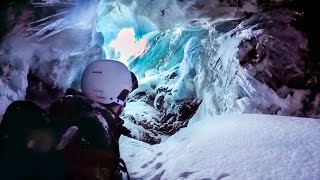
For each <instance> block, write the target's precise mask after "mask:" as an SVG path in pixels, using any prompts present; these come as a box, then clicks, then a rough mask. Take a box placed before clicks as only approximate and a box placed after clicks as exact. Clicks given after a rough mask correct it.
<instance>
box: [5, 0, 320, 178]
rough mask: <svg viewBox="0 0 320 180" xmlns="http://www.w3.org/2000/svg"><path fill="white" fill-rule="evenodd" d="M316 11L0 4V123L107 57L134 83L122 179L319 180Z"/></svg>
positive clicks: (302, 6)
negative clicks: (14, 108)
mask: <svg viewBox="0 0 320 180" xmlns="http://www.w3.org/2000/svg"><path fill="white" fill-rule="evenodd" d="M316 7H317V6H316V4H315V2H305V3H303V2H301V1H299V0H7V1H1V7H0V9H1V10H0V13H1V17H0V24H1V26H0V38H1V39H0V40H1V41H0V67H1V68H0V123H1V120H2V119H5V118H4V117H5V113H6V110H7V108H8V106H9V105H10V104H11V103H13V102H15V101H32V102H34V103H36V104H37V105H38V106H40V107H41V108H43V109H44V110H47V109H48V108H49V107H50V105H51V104H52V103H54V102H55V101H57V100H59V99H60V98H61V97H63V96H64V94H65V92H66V91H67V90H68V89H69V88H72V89H74V90H76V91H81V76H82V74H83V72H84V70H85V68H86V67H87V65H88V64H90V63H92V62H94V61H97V60H104V59H111V60H113V61H119V62H121V63H123V64H125V65H126V67H127V68H128V69H129V70H130V71H131V72H133V73H134V74H135V75H136V77H137V79H138V82H139V87H138V88H137V89H135V90H134V91H133V92H131V93H130V95H129V97H128V101H127V103H126V105H125V107H124V111H123V112H122V114H121V115H120V117H121V118H122V119H123V121H124V124H123V126H124V127H126V128H127V129H128V130H130V131H131V132H130V134H129V135H126V136H124V135H122V136H121V137H120V140H119V147H120V155H121V158H122V159H123V160H124V161H125V163H126V167H127V171H128V174H129V176H130V179H136V180H145V179H146V180H162V179H164V180H178V179H190V180H251V179H252V180H265V179H268V180H269V179H272V180H273V179H274V180H279V179H281V180H319V179H320V139H319V137H320V120H319V119H320V53H319V52H320V36H319V32H320V29H319V26H318V25H317V23H316V22H317V19H318V16H317V14H318V12H317V10H316ZM2 124H3V123H2ZM3 129H4V128H2V126H1V124H0V145H1V131H2V130H3ZM28 145H29V144H28ZM67 146H68V145H67ZM28 147H29V146H28ZM1 148H4V147H3V146H0V154H1V152H2V151H1ZM0 157H2V156H0ZM0 161H1V159H0ZM19 163H20V162H19V161H17V162H13V164H15V165H17V164H19ZM21 166H23V165H21ZM0 167H1V168H2V170H3V171H6V170H5V168H6V167H7V166H6V165H2V166H0ZM18 167H20V166H19V165H18ZM22 169H23V167H22ZM0 171H1V169H0ZM20 171H21V170H19V168H17V173H18V174H19V173H20ZM0 174H1V173H0ZM47 176H48V178H49V176H50V174H48V175H47ZM0 177H1V176H0ZM12 177H14V176H12ZM44 179H46V178H44ZM89 179H90V178H89ZM93 179H95V178H92V180H93ZM97 179H99V178H97ZM101 179H102V180H103V179H104V178H100V179H99V180H101ZM123 179H128V177H127V176H125V175H123ZM9 180H10V179H9ZM13 180H14V178H13ZM17 180H18V179H17ZM105 180H107V179H105Z"/></svg>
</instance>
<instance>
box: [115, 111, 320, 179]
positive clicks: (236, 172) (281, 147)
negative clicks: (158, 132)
mask: <svg viewBox="0 0 320 180" xmlns="http://www.w3.org/2000/svg"><path fill="white" fill-rule="evenodd" d="M319 136H320V121H319V120H318V119H311V118H309V119H308V118H298V117H288V116H272V115H256V114H235V115H220V116H212V117H210V118H206V119H201V120H200V121H199V122H196V123H194V124H192V125H189V126H188V127H186V128H183V129H181V130H180V131H179V132H178V133H176V134H175V135H173V136H171V137H170V138H169V139H167V140H166V141H164V142H163V143H161V144H158V145H149V144H145V143H143V142H139V141H136V140H134V139H130V138H127V137H121V139H120V151H121V156H122V158H123V159H124V160H125V162H126V164H127V167H128V170H129V172H130V175H131V177H132V179H228V180H229V179H282V180H286V179H288V180H292V179H308V180H317V179H319V178H320V158H319V155H320V148H319V147H320V140H319Z"/></svg>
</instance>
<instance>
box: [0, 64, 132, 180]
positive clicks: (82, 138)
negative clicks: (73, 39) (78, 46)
mask: <svg viewBox="0 0 320 180" xmlns="http://www.w3.org/2000/svg"><path fill="white" fill-rule="evenodd" d="M137 87H138V83H137V79H136V77H135V75H134V74H133V73H132V72H130V71H129V70H128V68H127V67H126V66H125V65H124V64H122V63H120V62H118V61H113V60H98V61H94V62H92V63H90V64H89V65H88V66H87V67H86V69H85V70H84V72H83V75H82V80H81V92H78V91H76V90H73V89H68V90H67V91H66V94H65V96H64V97H62V98H61V99H60V100H58V101H56V102H54V103H53V104H52V105H51V106H50V107H49V109H48V113H47V114H46V113H41V114H42V115H40V116H39V117H40V118H38V119H40V120H39V122H41V123H40V125H38V126H35V127H31V128H27V129H32V131H26V132H25V134H24V135H23V136H27V137H29V138H27V139H28V140H27V141H26V140H23V141H21V140H20V146H21V144H22V145H23V146H24V147H25V149H27V150H30V151H32V152H36V154H39V152H40V154H43V155H42V156H41V158H42V159H41V158H40V159H39V162H40V161H42V160H45V159H49V160H50V162H51V161H52V164H55V165H59V167H58V169H55V170H53V169H54V168H53V167H51V166H50V168H47V169H45V171H43V172H47V174H53V175H52V176H51V177H45V178H44V176H43V175H39V176H37V178H38V179H50V178H52V179H67V180H78V179H81V180H109V179H112V180H114V179H121V177H122V173H121V172H125V173H127V170H126V166H125V164H124V161H123V160H122V159H121V158H120V153H119V144H118V140H119V137H120V135H121V134H125V135H129V133H130V131H129V130H128V129H126V128H125V127H123V126H122V125H123V120H122V119H121V118H120V117H119V115H120V114H121V112H122V111H123V108H124V107H125V105H126V101H127V99H128V95H129V93H130V92H132V91H133V90H134V89H136V88H137ZM20 103H21V102H20ZM10 106H11V109H12V107H14V105H10ZM10 106H9V107H10ZM8 109H9V108H8ZM8 109H7V111H6V114H5V116H4V121H7V119H12V118H11V117H10V118H9V114H10V115H11V116H13V115H12V114H13V113H9V111H8ZM13 109H15V108H13ZM20 109H21V108H20ZM10 112H12V111H10ZM38 114H39V113H38ZM5 117H6V118H5ZM20 118H21V117H20ZM6 124H8V123H2V124H1V126H0V133H1V132H2V134H6V133H5V132H6V131H3V130H1V127H2V126H3V127H2V129H8V128H6V127H8V126H9V125H6ZM4 126H6V127H4ZM24 126H25V125H22V127H23V128H24ZM23 128H22V129H23ZM34 129H36V130H37V131H36V132H40V133H38V134H37V133H34ZM30 132H32V133H30ZM33 134H36V135H33ZM38 136H40V137H42V138H36V137H38ZM3 137H4V136H3ZM43 137H46V138H43ZM7 139H10V135H9V138H7ZM39 139H41V140H39ZM43 139H45V140H43ZM9 141H10V140H9ZM7 144H8V143H7ZM7 147H8V146H7ZM7 149H10V148H7ZM7 154H8V153H7ZM52 155H54V156H52ZM43 156H44V157H45V158H43ZM28 157H29V155H28ZM48 157H55V158H54V159H52V158H51V159H50V158H48ZM7 160H8V161H10V159H7ZM31 167H33V166H31ZM51 168H52V169H51ZM13 169H14V168H13ZM21 169H22V168H21ZM33 169H37V167H35V168H33ZM33 169H32V170H33ZM50 170H51V171H50ZM0 171H1V170H0ZM35 171H36V170H35ZM11 172H12V171H11ZM52 172H55V173H52ZM25 174H27V175H28V173H25ZM29 174H30V173H29ZM33 174H36V173H31V175H33ZM41 174H45V173H41ZM59 174H63V178H62V177H61V176H60V177H58V176H59ZM7 175H8V173H7ZM55 176H56V177H55ZM19 177H21V176H19ZM28 177H29V176H28ZM31 177H32V178H33V179H35V178H34V177H35V176H31ZM57 177H58V178H57ZM0 178H1V173H0ZM127 178H128V179H129V176H128V174H127ZM11 179H14V178H11ZM16 179H19V178H16Z"/></svg>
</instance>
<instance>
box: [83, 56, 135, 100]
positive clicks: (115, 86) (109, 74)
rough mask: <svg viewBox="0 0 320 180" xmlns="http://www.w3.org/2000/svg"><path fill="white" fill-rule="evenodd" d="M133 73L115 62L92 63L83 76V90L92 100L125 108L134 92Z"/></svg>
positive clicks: (100, 61)
mask: <svg viewBox="0 0 320 180" xmlns="http://www.w3.org/2000/svg"><path fill="white" fill-rule="evenodd" d="M132 83H133V82H132V78H131V72H130V71H129V69H128V68H127V66H126V65H124V64H122V63H121V62H119V61H114V60H98V61H94V62H92V63H90V64H89V65H88V66H87V67H86V69H85V70H84V72H83V74H82V79H81V90H82V92H83V93H84V94H85V95H86V96H87V97H88V98H90V99H91V100H93V101H96V102H99V103H103V104H110V103H117V104H119V105H122V106H124V104H125V103H126V101H127V99H128V95H129V93H130V92H131V91H132V86H133V84H132Z"/></svg>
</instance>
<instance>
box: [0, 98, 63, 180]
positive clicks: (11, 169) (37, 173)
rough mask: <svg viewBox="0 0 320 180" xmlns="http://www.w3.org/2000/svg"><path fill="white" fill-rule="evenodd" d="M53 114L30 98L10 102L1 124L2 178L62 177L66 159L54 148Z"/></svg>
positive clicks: (36, 179)
mask: <svg viewBox="0 0 320 180" xmlns="http://www.w3.org/2000/svg"><path fill="white" fill-rule="evenodd" d="M50 123H51V122H50V117H49V115H48V114H47V112H46V111H45V110H43V109H42V108H40V107H39V106H38V105H37V104H35V103H33V102H31V101H15V102H13V103H11V104H10V105H9V106H8V108H7V109H6V112H5V114H4V116H3V120H2V122H1V124H0V179H8V180H9V179H10V180H29V179H30V180H31V179H33V180H56V179H63V176H64V174H65V172H64V169H65V168H64V162H63V159H62V155H61V153H60V152H58V151H55V150H54V146H55V144H56V143H57V141H58V137H57V134H56V133H55V132H54V131H52V129H51V128H50V127H49V124H50Z"/></svg>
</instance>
